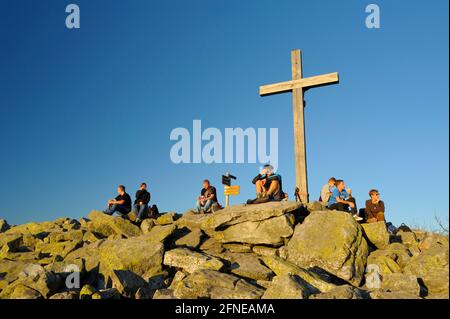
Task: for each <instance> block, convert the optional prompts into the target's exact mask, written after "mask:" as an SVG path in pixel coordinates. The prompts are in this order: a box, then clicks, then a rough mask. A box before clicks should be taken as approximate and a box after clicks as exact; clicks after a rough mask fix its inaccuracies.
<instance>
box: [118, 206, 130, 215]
mask: <svg viewBox="0 0 450 319" xmlns="http://www.w3.org/2000/svg"><path fill="white" fill-rule="evenodd" d="M116 212H118V213H119V214H120V215H121V216H122V217H125V216H126V215H128V213H129V212H130V210H129V209H127V208H126V207H125V206H123V205H117V208H116Z"/></svg>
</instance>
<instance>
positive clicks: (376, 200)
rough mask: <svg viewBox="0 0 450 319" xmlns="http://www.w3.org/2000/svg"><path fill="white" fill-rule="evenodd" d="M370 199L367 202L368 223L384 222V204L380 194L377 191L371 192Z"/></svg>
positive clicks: (372, 190)
mask: <svg viewBox="0 0 450 319" xmlns="http://www.w3.org/2000/svg"><path fill="white" fill-rule="evenodd" d="M369 196H370V199H369V200H366V209H365V213H366V221H367V222H368V223H375V222H381V221H384V203H383V201H382V200H380V193H379V192H378V190H376V189H371V190H370V192H369Z"/></svg>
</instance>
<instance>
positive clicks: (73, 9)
mask: <svg viewBox="0 0 450 319" xmlns="http://www.w3.org/2000/svg"><path fill="white" fill-rule="evenodd" d="M66 13H69V15H68V16H67V17H66V28H67V29H79V28H80V7H79V6H78V5H77V4H73V3H71V4H69V5H67V7H66Z"/></svg>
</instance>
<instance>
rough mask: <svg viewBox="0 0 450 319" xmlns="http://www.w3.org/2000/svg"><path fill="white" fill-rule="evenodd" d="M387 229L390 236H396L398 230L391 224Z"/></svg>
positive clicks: (387, 224) (389, 223) (388, 224)
mask: <svg viewBox="0 0 450 319" xmlns="http://www.w3.org/2000/svg"><path fill="white" fill-rule="evenodd" d="M386 228H387V231H388V233H389V235H395V233H396V232H397V228H396V227H395V226H394V225H393V224H392V223H391V222H388V223H386Z"/></svg>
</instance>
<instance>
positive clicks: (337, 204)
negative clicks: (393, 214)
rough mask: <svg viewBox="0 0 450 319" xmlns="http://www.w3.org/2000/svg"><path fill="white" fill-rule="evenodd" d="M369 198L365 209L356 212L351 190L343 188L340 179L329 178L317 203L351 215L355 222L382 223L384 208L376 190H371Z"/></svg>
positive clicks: (343, 185) (343, 184) (342, 182)
mask: <svg viewBox="0 0 450 319" xmlns="http://www.w3.org/2000/svg"><path fill="white" fill-rule="evenodd" d="M369 196H370V199H369V200H366V206H365V208H364V209H361V210H360V211H359V212H358V209H357V207H356V199H355V198H354V197H353V196H352V190H351V189H350V188H346V187H345V183H344V181H343V180H342V179H336V178H334V177H331V178H330V179H329V180H328V183H327V184H325V185H324V186H323V187H322V190H321V192H320V198H319V201H320V202H322V203H324V204H325V205H326V206H327V207H328V209H330V210H337V211H343V212H349V213H351V214H352V215H353V217H354V218H355V219H356V220H357V221H361V220H365V221H366V222H367V223H373V222H378V221H384V211H385V208H384V203H383V201H382V200H380V193H379V192H378V190H376V189H371V190H370V191H369Z"/></svg>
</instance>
